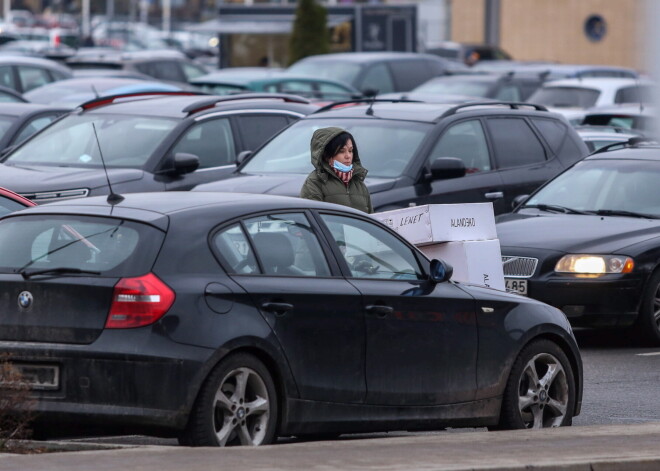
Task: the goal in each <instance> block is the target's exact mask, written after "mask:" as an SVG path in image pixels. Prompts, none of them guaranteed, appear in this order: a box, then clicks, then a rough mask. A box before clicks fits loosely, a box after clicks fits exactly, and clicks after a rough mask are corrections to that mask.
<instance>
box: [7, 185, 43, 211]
mask: <svg viewBox="0 0 660 471" xmlns="http://www.w3.org/2000/svg"><path fill="white" fill-rule="evenodd" d="M28 206H35V203H33V202H32V201H30V200H29V199H27V198H23V197H22V196H21V195H19V194H18V193H14V192H13V191H11V190H8V189H6V188H2V187H0V216H4V215H5V214H9V213H11V212H14V211H18V210H19V209H23V208H27V207H28Z"/></svg>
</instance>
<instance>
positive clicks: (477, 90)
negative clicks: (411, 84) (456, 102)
mask: <svg viewBox="0 0 660 471" xmlns="http://www.w3.org/2000/svg"><path fill="white" fill-rule="evenodd" d="M491 85H492V84H490V83H487V82H469V81H467V80H461V81H460V82H455V81H453V80H452V81H448V80H444V81H442V80H431V81H429V82H426V83H423V84H422V85H420V86H419V87H417V88H415V89H414V90H413V92H423V93H433V94H438V95H468V96H478V97H486V96H488V91H489V90H490V88H491Z"/></svg>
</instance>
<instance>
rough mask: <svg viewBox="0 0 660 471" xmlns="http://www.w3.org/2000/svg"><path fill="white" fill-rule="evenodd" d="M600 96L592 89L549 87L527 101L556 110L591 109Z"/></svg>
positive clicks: (537, 92)
mask: <svg viewBox="0 0 660 471" xmlns="http://www.w3.org/2000/svg"><path fill="white" fill-rule="evenodd" d="M599 96H600V92H599V91H598V90H594V89H591V88H579V87H547V88H539V89H538V90H536V91H535V92H534V93H532V95H531V96H530V97H529V98H528V99H527V101H528V102H530V103H535V104H537V105H544V106H552V107H556V108H591V107H592V106H594V105H595V104H596V101H597V100H598V97H599Z"/></svg>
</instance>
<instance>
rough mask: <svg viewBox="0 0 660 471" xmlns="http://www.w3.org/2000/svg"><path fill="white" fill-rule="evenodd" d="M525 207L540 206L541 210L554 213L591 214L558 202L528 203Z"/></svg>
mask: <svg viewBox="0 0 660 471" xmlns="http://www.w3.org/2000/svg"><path fill="white" fill-rule="evenodd" d="M524 208H538V209H540V210H541V211H548V212H552V213H564V214H590V213H588V212H585V211H579V210H577V209H573V208H568V207H566V206H559V205H557V204H528V205H525V206H523V207H522V208H521V209H524Z"/></svg>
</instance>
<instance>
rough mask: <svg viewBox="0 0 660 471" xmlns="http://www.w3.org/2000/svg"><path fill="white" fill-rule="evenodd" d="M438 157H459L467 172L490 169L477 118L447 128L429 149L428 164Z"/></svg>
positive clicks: (484, 142)
mask: <svg viewBox="0 0 660 471" xmlns="http://www.w3.org/2000/svg"><path fill="white" fill-rule="evenodd" d="M438 157H457V158H459V159H461V160H462V161H463V163H464V164H465V169H466V171H467V173H476V172H485V171H488V170H490V169H491V167H490V154H489V153H488V144H487V143H486V136H485V135H484V131H483V128H482V127H481V123H480V122H479V120H477V119H474V120H468V121H461V122H460V123H457V124H454V125H452V126H451V127H450V128H449V129H447V130H446V131H445V132H444V133H443V134H442V136H441V137H440V139H439V140H438V143H437V144H436V145H435V147H434V148H433V151H431V155H430V156H429V161H428V163H429V166H430V165H432V164H433V161H434V160H435V159H437V158H438Z"/></svg>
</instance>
